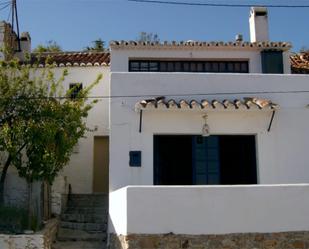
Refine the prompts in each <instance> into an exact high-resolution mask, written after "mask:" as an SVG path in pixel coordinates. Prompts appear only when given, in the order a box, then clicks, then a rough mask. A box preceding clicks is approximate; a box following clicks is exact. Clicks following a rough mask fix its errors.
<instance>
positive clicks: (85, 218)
mask: <svg viewBox="0 0 309 249" xmlns="http://www.w3.org/2000/svg"><path fill="white" fill-rule="evenodd" d="M61 220H62V221H71V222H83V223H85V222H88V223H106V222H107V214H106V213H105V214H93V213H87V214H81V213H78V212H76V213H64V214H62V215H61Z"/></svg>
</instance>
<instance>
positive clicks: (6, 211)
mask: <svg viewBox="0 0 309 249" xmlns="http://www.w3.org/2000/svg"><path fill="white" fill-rule="evenodd" d="M0 221H1V222H0V233H15V234H18V233H22V232H23V230H25V229H27V227H28V215H27V211H26V210H25V209H22V208H17V207H5V206H0Z"/></svg>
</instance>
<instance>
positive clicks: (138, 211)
mask: <svg viewBox="0 0 309 249" xmlns="http://www.w3.org/2000/svg"><path fill="white" fill-rule="evenodd" d="M120 193H121V194H120ZM111 197H112V200H113V202H115V203H116V202H118V203H121V202H125V203H126V210H127V214H126V216H125V217H123V216H121V217H123V218H124V219H123V220H122V224H119V222H118V215H121V212H111V213H110V216H111V217H110V218H111V225H110V233H116V234H124V235H126V234H167V233H174V234H191V235H200V234H228V233H258V232H262V233H269V232H284V231H308V230H309V216H308V209H309V185H308V184H300V185H255V186H253V185H252V186H173V187H172V186H169V187H167V186H152V187H151V186H148V187H147V186H135V187H133V186H129V187H126V188H123V189H120V190H117V191H115V192H114V193H112V194H111ZM123 209H124V208H123Z"/></svg>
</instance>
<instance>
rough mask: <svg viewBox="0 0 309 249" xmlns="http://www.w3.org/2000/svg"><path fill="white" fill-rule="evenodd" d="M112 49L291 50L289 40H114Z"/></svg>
mask: <svg viewBox="0 0 309 249" xmlns="http://www.w3.org/2000/svg"><path fill="white" fill-rule="evenodd" d="M110 47H111V49H151V48H153V49H177V48H178V49H205V48H238V49H241V48H246V49H278V50H289V49H290V48H291V47H292V46H291V44H290V43H289V42H221V41H219V42H216V41H213V42H200V41H180V42H176V41H172V42H167V41H165V42H162V43H160V42H137V41H112V42H110Z"/></svg>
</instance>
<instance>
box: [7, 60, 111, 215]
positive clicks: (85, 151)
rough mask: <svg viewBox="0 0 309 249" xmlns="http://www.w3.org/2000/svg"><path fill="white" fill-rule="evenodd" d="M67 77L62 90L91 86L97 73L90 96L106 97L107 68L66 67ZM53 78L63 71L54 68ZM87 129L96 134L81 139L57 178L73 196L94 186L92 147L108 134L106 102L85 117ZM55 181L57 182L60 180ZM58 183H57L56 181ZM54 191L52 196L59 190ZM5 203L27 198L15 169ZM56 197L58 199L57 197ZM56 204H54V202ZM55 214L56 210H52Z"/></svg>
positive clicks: (90, 133) (9, 178) (12, 172)
mask: <svg viewBox="0 0 309 249" xmlns="http://www.w3.org/2000/svg"><path fill="white" fill-rule="evenodd" d="M66 69H68V72H69V74H68V76H67V77H66V78H65V81H64V84H63V88H64V90H67V89H69V84H70V83H82V84H83V87H86V86H88V85H89V84H91V83H93V82H94V80H95V79H96V78H97V76H98V75H99V74H103V79H102V80H101V81H100V82H99V84H98V85H96V86H95V87H94V88H93V90H92V92H91V93H90V96H92V97H96V96H99V97H101V96H109V81H110V79H109V78H110V74H109V72H110V70H109V67H107V66H103V67H68V68H66ZM54 70H55V76H56V77H59V76H60V75H61V73H62V71H63V70H64V68H55V69H54ZM87 126H88V127H89V128H90V129H95V128H96V129H97V130H96V131H95V132H88V133H87V134H86V138H82V139H81V140H80V141H79V143H78V146H77V147H76V150H75V151H76V153H74V154H73V155H72V157H71V160H70V162H69V164H68V165H67V166H66V167H65V168H64V169H63V171H62V172H61V173H60V174H61V176H60V178H59V179H61V178H63V177H66V182H67V184H71V186H72V192H73V193H92V185H93V144H94V139H93V137H94V136H108V135H109V99H108V98H100V99H99V102H98V103H97V104H96V105H95V106H94V108H93V109H92V110H91V111H90V113H89V116H88V117H87ZM59 179H58V180H59ZM56 184H57V180H56ZM57 187H59V186H56V187H54V188H53V195H55V194H56V193H58V194H59V195H60V194H63V193H62V191H60V192H59V191H58V190H57ZM5 197H6V202H7V203H10V204H14V205H22V204H23V203H25V200H26V198H27V191H26V183H25V181H24V180H22V179H20V178H19V177H18V175H17V172H16V170H15V169H14V168H13V167H11V168H10V170H9V172H8V177H7V181H6V186H5ZM59 198H61V197H60V196H59ZM53 204H56V203H53ZM53 211H55V209H54V210H53Z"/></svg>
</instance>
